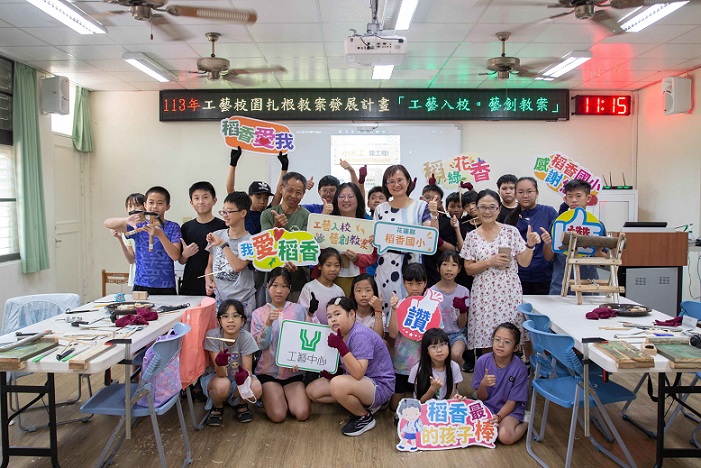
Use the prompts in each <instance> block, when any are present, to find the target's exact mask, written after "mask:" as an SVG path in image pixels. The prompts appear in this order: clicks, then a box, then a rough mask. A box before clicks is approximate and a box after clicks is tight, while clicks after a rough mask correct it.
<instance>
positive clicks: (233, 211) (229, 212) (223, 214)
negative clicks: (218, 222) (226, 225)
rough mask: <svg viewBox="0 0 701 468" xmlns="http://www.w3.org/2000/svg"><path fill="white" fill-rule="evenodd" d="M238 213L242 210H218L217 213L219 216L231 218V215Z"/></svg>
mask: <svg viewBox="0 0 701 468" xmlns="http://www.w3.org/2000/svg"><path fill="white" fill-rule="evenodd" d="M239 211H243V210H219V211H218V213H219V214H220V215H221V216H231V213H238V212H239Z"/></svg>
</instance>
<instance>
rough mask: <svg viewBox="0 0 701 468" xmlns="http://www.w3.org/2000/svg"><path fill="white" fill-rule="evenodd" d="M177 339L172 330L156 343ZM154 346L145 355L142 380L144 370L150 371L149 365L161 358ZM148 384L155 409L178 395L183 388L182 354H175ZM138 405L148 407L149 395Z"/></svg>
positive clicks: (140, 400)
mask: <svg viewBox="0 0 701 468" xmlns="http://www.w3.org/2000/svg"><path fill="white" fill-rule="evenodd" d="M177 338H179V337H178V336H177V335H176V334H175V332H174V330H170V331H169V332H168V333H166V334H165V335H162V336H159V337H158V339H157V340H156V343H158V342H162V341H170V340H173V339H177ZM156 343H154V345H155V344H156ZM154 345H151V347H150V348H149V349H148V350H146V354H145V355H144V360H143V364H142V365H141V371H142V378H143V373H144V370H145V369H148V367H149V365H152V363H153V361H154V359H159V356H158V355H157V354H156V353H155V352H154ZM148 382H149V383H150V384H151V394H152V395H153V406H154V407H155V408H158V407H159V406H161V405H163V404H164V403H166V402H167V401H168V400H170V399H171V398H172V397H173V396H175V395H178V394H179V393H180V390H181V388H182V386H181V384H180V352H177V353H175V354H174V355H173V357H172V358H171V359H170V361H168V363H167V364H166V366H165V369H163V370H162V371H161V372H160V373H158V374H156V375H154V376H153V377H152V378H151V379H149V380H148ZM136 404H137V405H139V406H146V407H148V395H144V396H143V397H141V398H140V399H139V401H137V402H136Z"/></svg>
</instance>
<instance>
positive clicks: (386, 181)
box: [375, 165, 431, 329]
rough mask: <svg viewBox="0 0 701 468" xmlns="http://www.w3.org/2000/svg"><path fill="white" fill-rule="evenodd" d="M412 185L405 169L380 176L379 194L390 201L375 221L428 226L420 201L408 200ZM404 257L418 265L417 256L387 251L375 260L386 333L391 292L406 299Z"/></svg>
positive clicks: (389, 170) (391, 169) (428, 216)
mask: <svg viewBox="0 0 701 468" xmlns="http://www.w3.org/2000/svg"><path fill="white" fill-rule="evenodd" d="M414 185H415V183H414V182H412V180H411V176H410V175H409V171H407V170H406V168H405V167H404V166H402V165H395V166H390V167H388V168H387V170H386V171H385V174H384V175H383V176H382V192H383V193H384V194H385V196H386V197H387V199H388V200H390V197H391V200H390V201H388V202H384V203H382V204H381V205H379V206H378V207H377V208H375V220H376V221H386V222H390V223H398V224H413V225H421V224H423V225H424V226H430V225H431V212H430V211H429V209H428V204H427V203H426V202H425V201H423V200H414V199H413V198H409V195H410V194H411V191H412V190H413V189H414ZM405 256H407V262H408V263H415V262H420V261H421V256H420V255H416V254H405V253H401V252H398V251H393V250H388V251H386V252H385V253H383V254H382V255H380V257H379V259H378V260H377V270H376V271H375V281H376V282H377V286H378V288H379V289H380V292H381V293H382V300H383V302H382V314H383V322H384V325H385V329H386V328H387V321H388V319H389V313H390V307H389V300H390V298H391V297H392V292H393V291H394V292H396V293H397V296H399V297H405V292H404V289H403V286H402V268H403V265H404V257H405Z"/></svg>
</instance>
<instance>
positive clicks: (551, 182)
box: [533, 153, 606, 206]
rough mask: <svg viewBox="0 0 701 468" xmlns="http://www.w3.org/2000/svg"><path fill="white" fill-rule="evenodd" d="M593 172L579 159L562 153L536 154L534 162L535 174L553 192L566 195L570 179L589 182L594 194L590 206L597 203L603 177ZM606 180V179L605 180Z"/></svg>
mask: <svg viewBox="0 0 701 468" xmlns="http://www.w3.org/2000/svg"><path fill="white" fill-rule="evenodd" d="M592 174H593V172H592V171H590V170H589V169H587V168H586V167H584V166H582V165H581V164H579V163H578V162H577V161H575V160H573V159H570V158H568V157H567V156H565V155H564V154H560V153H553V154H551V155H548V156H544V157H538V156H536V157H535V163H534V164H533V175H534V176H536V177H537V178H538V179H540V180H542V181H543V182H545V185H547V186H548V188H549V189H550V190H552V191H553V192H557V193H561V194H563V195H565V184H566V183H567V182H569V181H570V180H574V179H579V180H583V181H585V182H589V184H590V185H591V195H592V198H591V200H590V201H589V203H587V205H589V206H594V205H596V199H597V198H596V196H597V194H598V193H599V190H601V179H600V178H598V177H595V176H594V175H592ZM604 182H606V181H605V180H604Z"/></svg>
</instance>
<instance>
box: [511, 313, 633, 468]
mask: <svg viewBox="0 0 701 468" xmlns="http://www.w3.org/2000/svg"><path fill="white" fill-rule="evenodd" d="M523 327H524V328H525V329H526V330H528V333H530V335H531V341H532V342H533V344H534V345H537V346H540V347H542V348H543V349H544V350H545V351H547V352H548V353H550V355H552V356H553V357H554V358H555V359H557V361H558V362H560V363H561V364H563V365H564V366H565V367H567V369H569V370H570V371H572V373H573V375H571V376H568V377H557V378H552V379H545V378H536V379H534V380H533V390H534V391H533V394H532V397H531V422H530V424H529V425H528V434H527V436H526V449H527V450H528V453H529V454H530V455H531V457H533V459H534V460H535V461H537V462H538V463H539V464H540V465H541V466H547V465H546V464H545V462H543V460H541V459H540V458H539V457H538V456H537V455H536V454H535V452H534V451H533V447H532V443H531V440H532V438H533V431H534V429H533V427H534V425H535V413H536V399H537V395H538V394H540V395H542V396H543V397H544V398H545V399H546V400H547V401H551V402H553V403H555V404H556V405H559V406H562V407H563V408H572V418H571V422H570V431H569V439H568V442H567V455H566V461H565V466H566V467H569V466H570V465H571V463H572V448H573V445H574V438H575V433H576V430H577V421H578V420H580V423H582V424H583V421H582V418H581V417H580V416H579V408H580V406H582V405H583V404H584V382H585V379H584V375H583V373H584V367H583V366H582V363H581V362H580V360H579V358H578V357H577V355H576V354H575V352H574V339H573V338H572V337H570V336H567V335H558V334H555V333H548V332H544V331H541V330H538V329H537V328H536V327H535V324H534V323H533V321H531V320H527V321H526V322H525V323H524V324H523ZM538 371H539V370H538ZM536 375H538V373H536ZM588 394H589V404H590V406H591V407H596V408H597V409H598V410H599V412H600V414H601V416H602V417H603V419H604V421H605V422H606V425H607V426H608V429H609V430H610V431H611V433H612V434H613V436H614V438H615V440H616V442H618V445H620V447H621V449H622V450H623V453H624V454H625V457H626V459H627V460H628V463H629V465H626V464H625V463H624V462H623V461H622V460H621V459H619V458H618V457H616V456H615V455H614V454H613V453H611V452H610V451H608V450H607V449H606V448H604V447H603V446H602V445H601V444H600V443H599V442H598V441H597V440H596V439H594V437H593V436H592V435H591V434H586V435H587V437H588V438H589V440H590V441H591V443H592V444H593V445H594V447H596V449H597V450H599V451H600V452H602V453H604V454H605V455H606V456H608V457H609V458H611V459H612V460H613V461H615V462H616V463H618V464H619V465H621V466H635V462H634V461H633V458H632V457H631V455H630V452H628V449H627V448H626V446H625V444H624V443H623V440H622V439H621V436H620V435H619V434H618V431H617V430H616V427H615V426H614V425H613V422H612V421H611V418H610V417H609V416H608V413H607V412H606V410H605V409H604V405H608V404H610V403H619V402H623V401H629V400H631V399H633V398H635V394H633V393H632V392H631V391H629V390H628V389H626V388H624V387H622V386H620V385H618V384H616V383H613V382H608V383H606V384H604V385H598V386H594V385H592V384H591V383H590V384H589V388H588ZM543 417H544V418H545V417H546V414H545V413H544V414H543ZM544 427H545V422H543V428H544ZM543 432H544V430H541V435H542V434H543Z"/></svg>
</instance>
